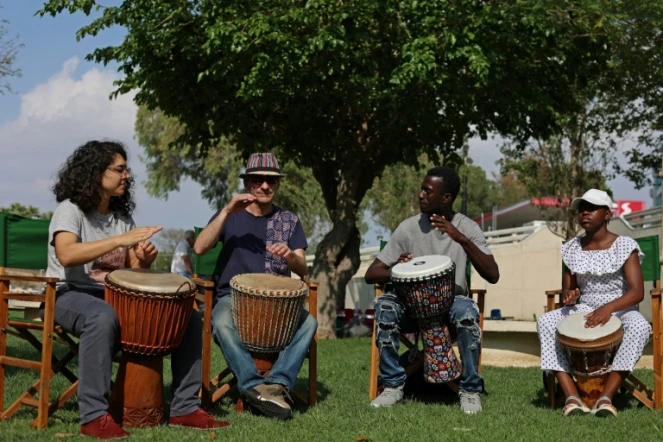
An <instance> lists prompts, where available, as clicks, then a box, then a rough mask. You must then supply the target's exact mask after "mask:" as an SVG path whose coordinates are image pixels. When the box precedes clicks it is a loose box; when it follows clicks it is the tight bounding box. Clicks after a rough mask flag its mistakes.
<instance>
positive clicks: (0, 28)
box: [0, 3, 23, 95]
mask: <svg viewBox="0 0 663 442" xmlns="http://www.w3.org/2000/svg"><path fill="white" fill-rule="evenodd" d="M2 8H3V5H2V3H0V11H2ZM8 24H9V22H8V21H7V20H4V19H2V18H0V95H4V94H5V92H11V91H12V88H11V85H10V84H9V81H8V77H20V76H21V70H20V69H18V68H16V66H15V62H16V56H17V55H18V50H19V49H20V48H22V47H23V44H22V43H19V40H18V37H8V36H7V34H9V30H8V29H7V28H6V26H7V25H8Z"/></svg>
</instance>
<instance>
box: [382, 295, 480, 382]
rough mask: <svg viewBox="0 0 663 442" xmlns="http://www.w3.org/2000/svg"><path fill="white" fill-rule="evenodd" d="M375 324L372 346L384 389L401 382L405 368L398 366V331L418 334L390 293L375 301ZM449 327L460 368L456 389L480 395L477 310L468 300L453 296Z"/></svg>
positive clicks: (413, 324) (397, 299)
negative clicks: (456, 342) (455, 345)
mask: <svg viewBox="0 0 663 442" xmlns="http://www.w3.org/2000/svg"><path fill="white" fill-rule="evenodd" d="M375 318H376V321H377V336H376V344H377V347H378V350H379V352H380V377H381V378H382V382H383V383H384V385H385V386H387V387H397V386H399V385H403V384H404V383H405V378H406V376H405V369H404V368H403V367H402V366H401V365H400V364H399V363H398V359H399V355H398V349H399V346H400V335H401V331H403V332H404V333H410V332H416V331H419V328H418V327H417V323H416V320H414V319H412V318H409V317H408V316H407V315H406V314H405V308H404V306H403V303H402V302H401V300H400V299H399V298H398V296H397V295H396V294H395V293H393V292H388V293H385V294H384V295H382V296H380V297H379V298H378V301H377V303H376V305H375ZM449 318H450V323H451V324H449V325H450V326H452V327H454V328H455V329H456V333H457V336H458V350H459V351H460V359H461V362H462V365H463V374H462V376H461V378H460V389H461V390H464V391H467V392H475V393H481V392H483V378H482V377H481V375H480V374H479V370H478V367H479V356H480V354H481V329H480V328H479V309H478V308H477V306H476V304H475V303H474V301H473V300H472V299H471V298H468V297H467V296H456V299H455V300H454V303H453V305H452V307H451V312H450V315H449Z"/></svg>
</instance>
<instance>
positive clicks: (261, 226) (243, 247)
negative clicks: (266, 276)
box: [210, 206, 308, 298]
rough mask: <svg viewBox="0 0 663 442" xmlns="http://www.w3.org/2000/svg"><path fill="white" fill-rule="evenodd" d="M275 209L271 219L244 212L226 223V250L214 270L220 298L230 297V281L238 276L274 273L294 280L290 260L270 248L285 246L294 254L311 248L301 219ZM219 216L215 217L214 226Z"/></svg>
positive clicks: (221, 236)
mask: <svg viewBox="0 0 663 442" xmlns="http://www.w3.org/2000/svg"><path fill="white" fill-rule="evenodd" d="M273 207H274V210H272V212H271V213H270V214H269V215H267V216H255V215H253V214H251V213H249V212H248V211H246V210H243V211H241V212H240V213H236V214H234V215H231V216H230V217H229V218H228V219H227V220H226V223H225V225H224V226H223V229H221V233H220V234H219V241H221V242H222V243H223V249H221V253H220V254H219V259H218V260H217V262H216V268H215V269H214V281H215V282H216V296H217V298H218V297H221V296H226V295H229V294H230V280H231V279H232V277H233V276H235V275H239V274H242V273H270V274H273V275H282V276H290V268H289V267H288V263H287V261H286V259H285V258H283V257H280V256H274V255H273V254H271V253H269V252H268V251H267V250H266V247H267V246H271V245H272V244H277V243H283V242H284V243H287V244H288V247H290V249H291V250H297V249H306V248H307V247H308V244H307V242H306V236H305V235H304V229H303V228H302V224H301V223H300V222H299V217H298V216H297V215H295V214H294V213H292V212H288V211H287V210H282V209H280V208H279V207H276V206H273ZM218 214H219V212H217V213H215V214H214V216H213V217H212V218H211V219H210V222H212V220H213V219H214V218H216V216H217V215H218Z"/></svg>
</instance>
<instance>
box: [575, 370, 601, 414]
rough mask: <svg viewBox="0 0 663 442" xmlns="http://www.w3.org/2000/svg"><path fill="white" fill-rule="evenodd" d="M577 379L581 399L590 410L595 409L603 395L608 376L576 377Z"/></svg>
mask: <svg viewBox="0 0 663 442" xmlns="http://www.w3.org/2000/svg"><path fill="white" fill-rule="evenodd" d="M575 378H576V386H577V388H578V394H579V395H580V399H582V401H583V402H584V403H585V405H587V406H588V407H589V408H593V407H594V404H595V403H596V401H598V400H599V398H600V397H601V395H602V394H603V389H604V388H605V383H606V381H607V380H608V375H607V374H604V375H601V376H591V377H590V376H580V375H575Z"/></svg>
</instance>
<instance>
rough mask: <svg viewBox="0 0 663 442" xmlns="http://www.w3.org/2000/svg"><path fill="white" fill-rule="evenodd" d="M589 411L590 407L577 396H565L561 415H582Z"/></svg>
mask: <svg viewBox="0 0 663 442" xmlns="http://www.w3.org/2000/svg"><path fill="white" fill-rule="evenodd" d="M569 401H576V402H577V404H576V403H572V402H571V403H569ZM589 413H591V411H590V409H589V408H587V406H586V405H585V404H584V403H583V402H582V400H581V399H580V398H579V397H578V396H569V397H567V398H566V401H565V403H564V408H562V416H582V415H584V414H589Z"/></svg>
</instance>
